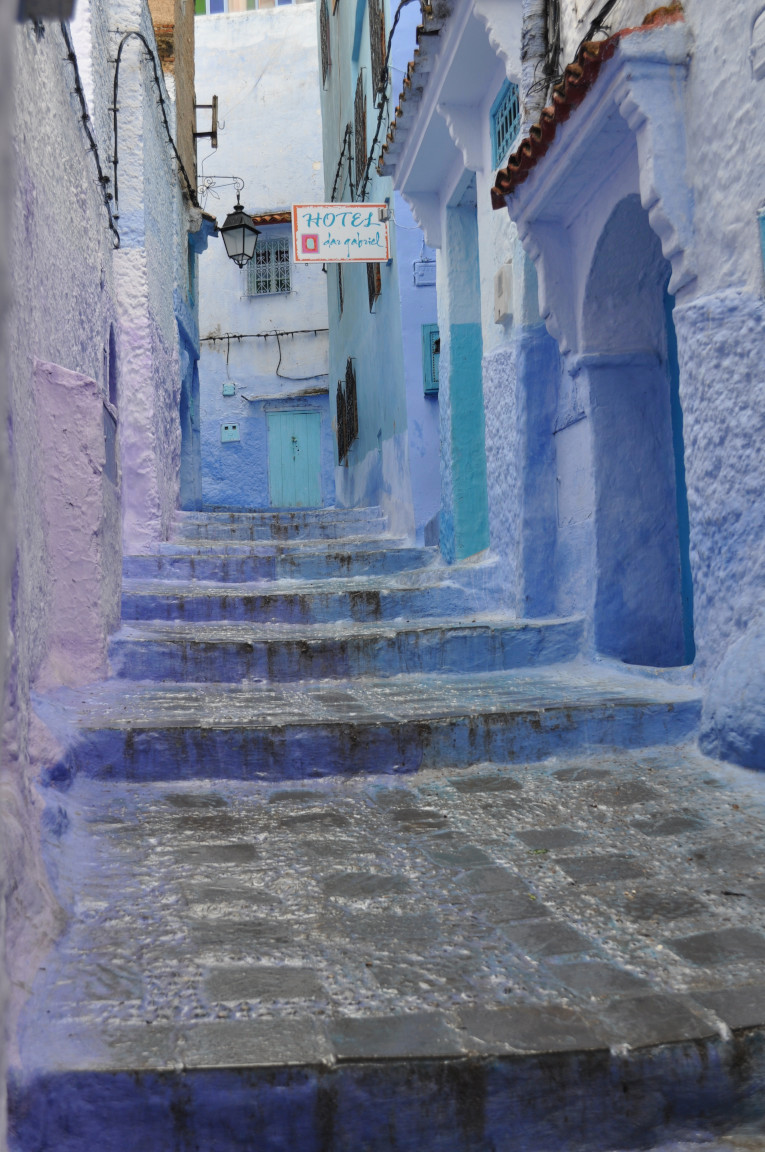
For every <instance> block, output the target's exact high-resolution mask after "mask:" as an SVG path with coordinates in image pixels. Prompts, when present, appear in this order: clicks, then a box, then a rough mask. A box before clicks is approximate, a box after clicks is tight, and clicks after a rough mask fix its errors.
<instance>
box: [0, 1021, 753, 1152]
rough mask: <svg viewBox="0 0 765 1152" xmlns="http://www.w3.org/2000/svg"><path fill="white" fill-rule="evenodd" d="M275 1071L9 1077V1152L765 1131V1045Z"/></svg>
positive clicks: (649, 1141)
mask: <svg viewBox="0 0 765 1152" xmlns="http://www.w3.org/2000/svg"><path fill="white" fill-rule="evenodd" d="M148 1031H151V1030H148ZM317 1047H318V1044H317ZM285 1065H286V1061H285V1062H284V1063H282V1064H281V1065H280V1064H274V1066H271V1067H259V1068H252V1067H239V1068H237V1067H233V1068H226V1067H214V1068H208V1069H194V1070H191V1071H184V1072H178V1071H165V1072H154V1071H148V1070H146V1071H143V1072H142V1073H141V1074H140V1075H135V1074H131V1073H130V1072H115V1073H109V1074H105V1073H94V1072H87V1071H84V1072H69V1073H64V1074H55V1073H49V1074H47V1075H42V1076H39V1077H35V1078H34V1079H31V1080H30V1081H29V1082H27V1083H19V1082H18V1080H17V1079H16V1077H14V1076H13V1075H12V1076H11V1081H10V1087H9V1104H10V1112H11V1145H10V1147H11V1152H21V1150H22V1149H23V1150H25V1152H26V1150H29V1152H31V1150H32V1149H37V1150H40V1152H42V1150H44V1149H48V1148H52V1147H54V1146H55V1148H56V1152H92V1150H93V1149H94V1148H98V1149H100V1150H101V1152H166V1150H167V1149H171V1148H172V1149H191V1148H198V1149H206V1150H209V1152H252V1150H253V1149H254V1148H257V1150H258V1152H285V1150H287V1149H294V1150H295V1152H298V1150H299V1152H360V1150H361V1149H364V1150H365V1152H392V1150H393V1149H395V1150H396V1152H486V1150H487V1149H493V1150H494V1152H518V1149H521V1148H523V1149H526V1150H529V1152H532V1150H533V1152H536V1150H540V1149H543V1150H545V1152H548V1150H549V1149H552V1148H557V1149H561V1150H562V1152H564V1150H566V1149H572V1148H577V1149H584V1148H587V1149H590V1150H593V1152H594V1150H595V1149H610V1148H628V1147H629V1148H638V1147H639V1148H647V1147H649V1146H651V1147H657V1146H658V1145H659V1144H662V1145H665V1144H666V1145H667V1147H669V1146H670V1144H671V1146H672V1147H675V1146H676V1145H675V1141H680V1142H682V1146H683V1147H690V1145H687V1144H686V1143H685V1139H684V1138H687V1137H688V1136H689V1135H692V1136H693V1137H702V1138H704V1137H706V1136H709V1138H710V1141H711V1142H710V1143H709V1144H708V1143H707V1141H706V1139H702V1143H700V1144H699V1145H698V1147H699V1148H700V1149H702V1148H707V1147H709V1148H718V1147H720V1145H719V1144H718V1143H717V1141H716V1140H714V1138H713V1137H714V1134H715V1133H719V1132H720V1131H721V1130H725V1129H726V1128H730V1127H731V1126H732V1125H733V1124H735V1123H736V1122H737V1121H738V1122H741V1121H749V1122H750V1123H752V1122H753V1121H755V1120H756V1119H757V1118H758V1117H761V1115H762V1110H763V1103H762V1099H761V1090H760V1085H761V1084H762V1080H763V1076H764V1075H765V1034H764V1033H763V1030H761V1029H757V1030H753V1031H750V1032H741V1033H738V1034H737V1035H736V1038H735V1040H734V1042H732V1043H731V1042H726V1041H723V1040H721V1039H720V1038H719V1037H716V1036H712V1037H708V1038H707V1039H705V1040H703V1041H696V1042H694V1043H685V1044H684V1043H674V1044H667V1045H664V1046H662V1047H658V1048H648V1049H643V1050H638V1051H634V1052H631V1053H630V1055H629V1059H628V1058H626V1057H623V1056H617V1055H611V1054H610V1053H609V1052H608V1051H605V1050H596V1051H592V1052H555V1053H548V1054H546V1055H543V1056H538V1055H526V1056H520V1057H519V1056H512V1057H506V1058H504V1059H502V1058H499V1059H498V1058H496V1057H495V1058H493V1059H491V1060H487V1059H486V1058H480V1057H479V1058H475V1057H473V1058H467V1059H461V1060H449V1059H446V1060H444V1059H438V1058H431V1059H428V1060H423V1059H419V1060H417V1059H415V1060H412V1059H406V1058H404V1057H398V1058H394V1059H383V1060H378V1061H372V1062H368V1063H362V1062H358V1061H353V1062H352V1061H345V1062H341V1063H338V1064H336V1065H335V1066H334V1067H331V1068H330V1067H324V1068H318V1067H316V1066H315V1065H302V1066H301V1065H297V1066H293V1067H289V1066H285ZM551 1096H554V1100H555V1106H554V1107H551V1103H550V1101H551ZM107 1117H108V1121H107V1119H106V1118H107ZM191 1132H193V1134H194V1136H193V1141H192V1140H189V1133H191ZM52 1136H54V1137H55V1141H54V1143H51V1137H52ZM693 1146H694V1147H696V1146H697V1145H696V1142H695V1139H694V1142H693ZM725 1146H726V1147H728V1145H727V1143H726V1145H725ZM747 1147H750V1148H754V1147H755V1145H754V1144H749V1143H747Z"/></svg>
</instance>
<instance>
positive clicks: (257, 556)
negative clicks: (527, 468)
mask: <svg viewBox="0 0 765 1152" xmlns="http://www.w3.org/2000/svg"><path fill="white" fill-rule="evenodd" d="M312 545H315V542H312ZM437 556H438V551H437V549H435V548H413V547H405V546H401V545H400V544H398V543H397V542H396V541H391V542H390V545H389V544H387V543H386V544H384V545H382V546H379V547H374V546H372V547H370V546H369V544H368V542H362V541H360V542H359V544H358V546H356V547H348V546H347V544H346V542H345V541H343V542H342V547H340V546H338V545H337V544H336V543H335V542H334V541H333V542H332V545H331V546H330V547H327V546H324V547H318V548H317V547H315V546H312V547H309V546H308V545H307V544H306V543H305V542H301V546H296V544H295V543H294V542H291V543H289V544H287V543H285V544H265V543H263V544H247V543H243V542H240V543H230V544H208V545H207V546H206V547H201V546H200V545H199V544H187V545H185V546H184V545H180V544H165V545H162V551H161V552H160V553H158V554H153V555H150V556H126V557H125V559H124V562H123V575H124V576H125V577H126V578H127V579H139V580H152V579H154V580H212V581H216V582H219V583H224V584H225V583H231V584H237V583H246V582H248V581H250V580H283V579H287V580H322V579H327V578H332V577H338V576H382V575H386V574H389V575H392V574H395V573H398V572H403V571H405V570H406V569H409V568H424V567H425V566H426V565H428V564H431V563H434V562H435V560H436V559H437Z"/></svg>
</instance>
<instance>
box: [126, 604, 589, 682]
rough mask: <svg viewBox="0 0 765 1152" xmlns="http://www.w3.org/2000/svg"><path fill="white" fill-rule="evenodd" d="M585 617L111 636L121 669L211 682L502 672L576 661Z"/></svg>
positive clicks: (130, 628) (171, 627)
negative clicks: (405, 673)
mask: <svg viewBox="0 0 765 1152" xmlns="http://www.w3.org/2000/svg"><path fill="white" fill-rule="evenodd" d="M582 632H583V622H582V620H581V619H569V620H546V621H543V620H536V621H518V620H512V619H508V618H507V617H505V616H497V615H488V614H485V615H477V616H475V617H474V618H473V619H472V620H470V619H469V620H459V619H456V618H453V617H449V618H447V619H436V620H430V621H428V623H427V624H422V623H405V622H393V623H392V624H390V625H384V626H381V625H379V624H349V623H348V622H347V621H343V622H342V623H340V624H332V625H327V624H313V625H311V624H299V625H294V624H266V625H263V624H260V625H253V624H223V625H221V624H194V625H188V624H152V623H149V624H143V625H123V627H122V628H121V630H120V631H119V632H118V633H117V634H116V635H115V636H114V637H113V638H112V641H111V645H110V660H111V665H112V670H113V674H114V675H116V676H119V677H124V678H129V679H131V680H175V681H179V682H180V681H194V682H208V683H209V682H213V681H229V682H236V681H239V680H252V679H258V678H262V679H265V680H269V681H277V682H284V681H290V680H304V679H307V680H319V679H323V678H327V679H342V678H346V677H347V678H350V677H355V676H395V675H398V674H399V673H402V672H418V673H419V672H462V673H469V672H497V671H503V670H505V669H510V668H523V667H529V666H531V665H534V666H536V665H540V664H555V663H561V662H563V661H566V660H573V659H574V658H575V657H576V656H577V655H579V653H580V651H581V644H582Z"/></svg>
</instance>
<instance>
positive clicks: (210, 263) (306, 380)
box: [196, 4, 334, 507]
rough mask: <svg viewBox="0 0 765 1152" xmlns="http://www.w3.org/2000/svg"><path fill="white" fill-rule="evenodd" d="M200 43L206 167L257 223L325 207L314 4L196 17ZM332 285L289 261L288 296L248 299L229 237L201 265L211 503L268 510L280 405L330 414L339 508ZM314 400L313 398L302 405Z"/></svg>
mask: <svg viewBox="0 0 765 1152" xmlns="http://www.w3.org/2000/svg"><path fill="white" fill-rule="evenodd" d="M196 43H197V50H196V61H197V71H196V75H197V88H198V91H199V93H200V97H199V98H200V100H202V102H209V100H210V98H211V96H212V95H213V94H216V95H217V96H218V99H219V106H220V116H221V119H222V121H223V123H224V124H225V127H224V128H223V129H222V130H221V132H220V136H219V146H218V150H217V152H215V153H213V154H212V155H209V154H206V152H205V145H204V143H200V158H201V164H200V168H201V170H203V171H206V172H209V173H210V174H211V175H213V176H214V175H215V174H223V175H224V176H225V175H226V174H229V176H231V175H235V176H237V177H239V178H240V179H242V180H243V181H244V189H243V191H242V203H243V204H244V206H245V208H246V209H247V211H249V212H251V213H253V214H259V213H269V212H274V211H278V210H281V209H286V208H289V207H291V205H292V204H293V203H301V202H303V203H311V202H312V201H322V200H323V198H324V169H323V165H322V159H321V154H322V153H321V112H320V107H319V77H318V68H319V65H318V56H317V46H316V14H315V11H314V7H313V5H311V4H306V5H300V6H285V7H282V8H274V9H270V10H263V11H254V12H241V13H240V12H237V13H229V14H225V15H220V16H200V17H198V18H197V21H196ZM220 183H221V185H222V187H221V188H220V190H219V191H218V189H217V188H216V189H215V190H214V192H215V195H212V194H211V195H210V196H209V198H208V199H207V200H206V208H207V210H208V211H210V212H213V213H215V214H216V215H217V217H218V221H219V223H223V220H224V219H225V216H226V215H227V213H228V212H230V211H231V209H232V207H233V205H234V201H235V199H236V190H235V188H234V187H233V186H232V184H231V181H230V179H229V181H228V183H227V181H226V180H225V179H224V180H222V181H221V182H220ZM217 197H220V198H217ZM258 227H259V229H260V233H261V235H260V240H259V243H260V244H266V243H268V242H269V241H272V240H279V239H287V240H289V238H290V236H291V231H290V225H289V224H284V223H283V224H260V225H258ZM326 281H327V277H326V276H325V275H324V273H323V272H322V270H321V268H320V267H318V266H316V265H310V264H299V263H296V262H294V261H293V262H292V263H291V267H290V291H289V292H288V293H284V292H277V293H267V294H262V295H248V286H247V285H248V269H247V268H244V269H239V268H237V266H236V265H235V264H234V263H233V262H232V261H231V260H229V259H228V257H227V255H226V251H225V247H224V245H223V242H222V240H220V239H218V240H213V241H211V243H210V244H209V246H208V249H207V251H206V252H205V253H204V254H203V255H202V256H201V257H200V261H199V323H200V332H201V336H202V356H201V360H200V398H201V436H202V477H203V481H202V496H203V501H204V503H205V504H207V505H226V506H242V507H263V506H268V504H269V500H270V493H269V483H268V480H269V477H268V431H267V414H268V412H269V411H272V410H273V409H274V407H275V406H277V407H279V406H280V407H282V408H288V409H295V410H297V409H298V408H300V409H304V408H306V406H307V407H309V408H310V409H311V410H313V411H318V412H319V413H320V415H321V442H322V449H321V457H322V463H321V486H322V500H323V502H324V503H325V504H332V503H334V461H333V459H332V427H331V418H330V414H329V399H328V394H327V360H328V336H327V327H328V320H327V283H326ZM276 333H281V335H279V336H278V337H277V336H276V335H275V334H276ZM284 333H294V334H292V335H284ZM226 334H230V335H229V336H227V335H226ZM224 336H226V338H225V339H223V338H221V337H224ZM231 336H233V339H232V338H230V337H231ZM216 337H217V338H218V339H216ZM225 385H228V386H230V385H233V387H234V391H233V393H232V394H231V395H224V394H223V390H224V386H225ZM226 390H227V391H228V390H229V388H227V389H226ZM305 392H310V393H312V395H311V396H310V398H307V399H303V398H301V393H305ZM268 397H272V398H273V400H272V401H269V400H268V399H264V398H268ZM230 421H235V422H236V423H237V425H238V427H239V434H240V440H239V442H235V443H222V442H221V425H222V424H224V423H226V422H230Z"/></svg>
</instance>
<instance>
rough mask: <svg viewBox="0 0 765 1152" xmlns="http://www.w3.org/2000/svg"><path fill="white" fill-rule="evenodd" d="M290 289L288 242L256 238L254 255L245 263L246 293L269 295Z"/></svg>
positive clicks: (283, 238) (283, 239) (250, 294)
mask: <svg viewBox="0 0 765 1152" xmlns="http://www.w3.org/2000/svg"><path fill="white" fill-rule="evenodd" d="M289 291H290V242H289V239H288V238H287V237H286V236H285V237H282V238H281V239H279V240H261V239H259V240H258V245H257V247H256V249H255V255H254V256H253V258H252V260H250V262H249V263H248V265H247V295H248V296H269V295H272V294H274V293H276V292H289Z"/></svg>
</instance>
